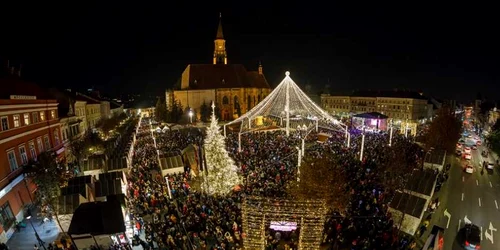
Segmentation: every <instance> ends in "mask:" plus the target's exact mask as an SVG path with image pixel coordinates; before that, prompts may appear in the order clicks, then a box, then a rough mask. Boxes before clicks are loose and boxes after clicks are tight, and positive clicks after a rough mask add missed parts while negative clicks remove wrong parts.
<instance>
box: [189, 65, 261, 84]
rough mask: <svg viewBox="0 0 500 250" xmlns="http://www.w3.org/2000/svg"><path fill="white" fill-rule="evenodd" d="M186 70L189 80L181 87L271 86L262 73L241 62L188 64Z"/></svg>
mask: <svg viewBox="0 0 500 250" xmlns="http://www.w3.org/2000/svg"><path fill="white" fill-rule="evenodd" d="M186 71H187V72H189V78H188V79H187V80H188V81H189V82H188V83H185V82H182V84H181V86H182V89H216V88H271V87H270V86H269V84H268V83H267V80H266V78H265V77H264V75H262V74H259V72H257V71H247V69H246V68H245V67H244V66H243V65H241V64H190V65H188V68H186ZM186 71H185V72H186ZM183 81H184V80H183ZM186 85H188V86H186Z"/></svg>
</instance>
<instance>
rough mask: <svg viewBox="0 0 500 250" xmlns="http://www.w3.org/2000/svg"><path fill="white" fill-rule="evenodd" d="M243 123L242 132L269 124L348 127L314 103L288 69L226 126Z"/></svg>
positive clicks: (332, 127) (292, 128)
mask: <svg viewBox="0 0 500 250" xmlns="http://www.w3.org/2000/svg"><path fill="white" fill-rule="evenodd" d="M235 124H240V133H246V132H253V131H258V130H263V129H266V128H280V129H285V130H286V131H287V133H288V132H289V131H290V130H295V129H297V128H298V127H299V126H300V127H301V128H303V127H304V126H305V127H306V128H308V129H309V130H311V129H312V128H314V127H323V128H327V129H333V130H338V131H345V128H346V126H345V125H343V124H341V123H340V121H338V120H336V119H335V118H333V117H332V116H331V115H329V114H328V113H327V112H326V111H324V110H323V109H321V108H320V107H319V106H318V105H317V104H316V103H314V102H313V101H312V100H311V99H310V98H309V97H308V96H307V95H306V94H305V93H304V92H303V91H302V90H301V89H300V88H299V86H298V85H297V84H296V83H295V82H294V81H293V80H292V78H290V72H288V71H287V72H286V73H285V78H284V79H283V81H281V83H280V84H279V85H278V86H277V87H276V88H275V89H274V90H273V91H272V92H271V93H270V94H269V95H268V96H267V97H266V98H264V100H262V101H261V102H260V103H259V104H257V106H255V107H254V108H253V109H251V110H250V111H248V112H246V113H245V114H244V115H242V116H240V117H239V118H238V119H236V120H234V121H232V122H229V123H228V124H226V126H228V125H229V126H230V125H235Z"/></svg>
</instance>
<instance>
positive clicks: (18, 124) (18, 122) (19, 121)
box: [14, 115, 21, 128]
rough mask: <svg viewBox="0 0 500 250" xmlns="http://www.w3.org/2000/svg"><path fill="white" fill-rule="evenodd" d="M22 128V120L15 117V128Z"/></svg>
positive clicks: (17, 116)
mask: <svg viewBox="0 0 500 250" xmlns="http://www.w3.org/2000/svg"><path fill="white" fill-rule="evenodd" d="M19 126H21V120H20V119H19V115H14V128H18V127H19Z"/></svg>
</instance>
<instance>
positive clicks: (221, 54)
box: [214, 14, 227, 64]
mask: <svg viewBox="0 0 500 250" xmlns="http://www.w3.org/2000/svg"><path fill="white" fill-rule="evenodd" d="M214 44H215V49H214V64H227V53H226V40H224V35H223V34H222V14H219V27H218V28H217V35H216V36H215V40H214Z"/></svg>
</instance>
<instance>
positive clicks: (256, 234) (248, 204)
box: [242, 196, 327, 250]
mask: <svg viewBox="0 0 500 250" xmlns="http://www.w3.org/2000/svg"><path fill="white" fill-rule="evenodd" d="M326 214H327V208H326V205H325V202H324V201H322V200H279V199H269V198H263V197H257V196H247V197H246V198H245V199H244V201H243V206H242V226H243V232H244V233H245V234H246V236H245V237H244V238H243V245H244V247H245V249H251V250H257V249H264V248H265V240H266V239H265V236H266V235H265V229H266V225H267V224H269V223H270V222H271V220H272V221H282V220H296V221H297V224H299V225H300V230H299V242H298V243H299V249H319V247H320V244H321V241H322V236H323V228H324V223H325V220H326Z"/></svg>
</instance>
